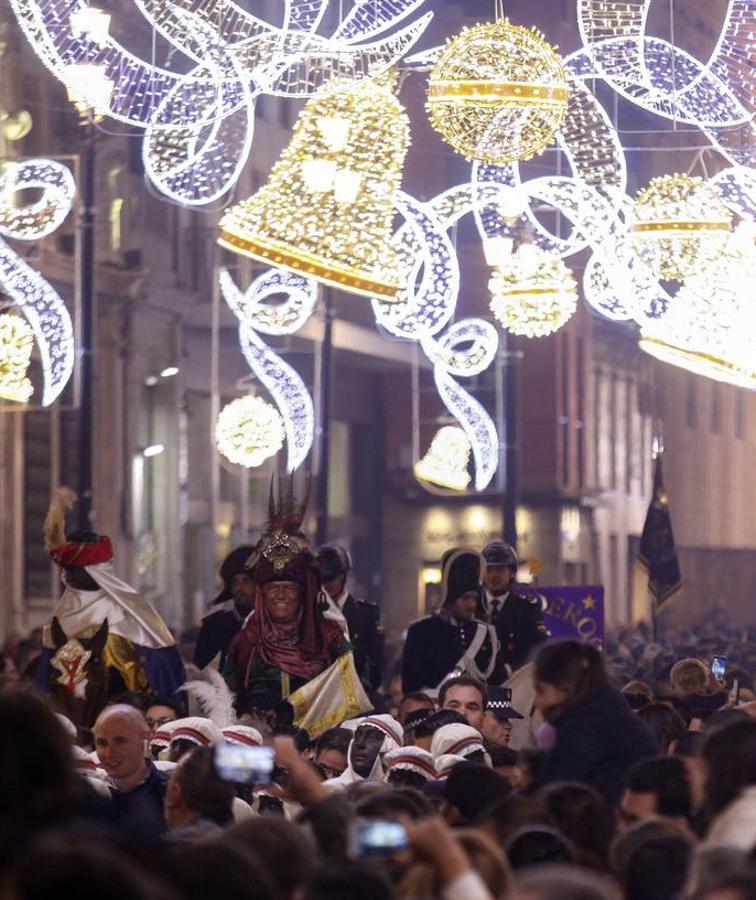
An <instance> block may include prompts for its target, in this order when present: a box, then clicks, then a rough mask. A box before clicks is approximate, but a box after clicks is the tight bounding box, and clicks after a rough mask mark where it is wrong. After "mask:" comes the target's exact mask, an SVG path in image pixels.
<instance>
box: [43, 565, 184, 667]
mask: <svg viewBox="0 0 756 900" xmlns="http://www.w3.org/2000/svg"><path fill="white" fill-rule="evenodd" d="M84 570H85V571H86V572H87V573H88V574H89V575H90V576H91V577H92V578H93V579H94V580H95V581H96V582H97V584H98V585H99V586H100V590H98V591H80V590H77V589H76V588H72V587H71V586H70V585H68V584H66V590H65V591H64V592H63V595H62V596H61V598H60V600H58V602H57V604H56V605H55V609H54V611H53V616H55V617H57V619H58V621H59V622H60V624H61V627H62V628H63V630H64V631H65V632H66V634H67V635H68V636H69V637H73V636H74V635H77V634H81V633H82V632H83V631H86V630H87V629H88V628H91V627H92V626H93V625H100V624H101V623H102V622H104V621H105V619H107V620H108V633H109V634H115V635H118V636H119V637H122V638H126V640H129V641H131V642H132V643H133V644H139V645H140V646H142V647H146V648H148V649H151V650H159V649H161V648H163V647H172V646H174V645H175V643H176V642H175V641H174V639H173V635H172V634H171V632H170V631H169V630H168V626H167V625H166V624H165V622H164V621H163V619H162V618H161V616H160V614H159V613H158V611H157V610H156V609H155V607H154V606H153V605H152V604H151V603H150V602H149V601H148V600H145V598H144V597H142V595H141V594H140V593H139V592H138V591H136V590H135V589H134V588H133V587H131V586H130V585H128V584H126V582H125V581H121V579H120V578H118V576H117V575H116V574H115V572H114V570H113V564H112V562H106V563H96V564H95V565H93V566H84ZM62 578H63V582H64V583H66V578H65V571H64V572H63V574H62ZM53 616H51V617H50V618H51V620H52V617H53ZM43 643H44V645H45V647H53V646H54V642H53V640H52V635H51V633H50V625H49V624H48V625H46V626H45V629H44V635H43Z"/></svg>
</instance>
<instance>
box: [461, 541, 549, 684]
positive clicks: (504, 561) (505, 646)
mask: <svg viewBox="0 0 756 900" xmlns="http://www.w3.org/2000/svg"><path fill="white" fill-rule="evenodd" d="M483 561H484V562H485V566H484V569H483V577H482V581H483V590H482V591H481V594H480V603H479V605H478V618H479V619H481V620H482V621H484V622H488V623H490V624H491V625H493V626H494V627H495V628H496V634H497V636H498V639H499V646H500V650H499V659H500V663H501V668H502V671H503V670H504V666H509V668H510V670H511V671H512V672H514V671H515V670H517V669H519V668H520V667H521V666H524V665H525V663H526V662H527V661H528V658H529V657H530V653H531V651H532V649H533V647H536V646H537V645H538V644H540V643H542V642H543V641H545V640H546V638H548V637H549V630H548V628H547V627H546V625H545V623H544V621H543V612H542V611H541V604H540V602H539V600H538V598H537V597H523V596H522V595H521V594H517V593H515V592H514V591H513V590H512V584H513V582H514V580H515V576H516V575H517V566H518V560H517V554H516V553H515V551H514V550H513V549H512V547H510V546H509V544H503V543H502V542H501V541H491V543H490V544H488V545H487V546H486V547H485V548H484V550H483ZM504 677H505V678H506V674H505V675H504Z"/></svg>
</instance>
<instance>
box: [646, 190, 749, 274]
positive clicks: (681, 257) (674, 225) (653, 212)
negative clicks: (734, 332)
mask: <svg viewBox="0 0 756 900" xmlns="http://www.w3.org/2000/svg"><path fill="white" fill-rule="evenodd" d="M628 224H629V230H630V234H631V237H632V242H633V250H634V251H635V253H636V254H637V255H638V257H639V258H640V259H641V260H642V261H643V262H644V263H645V264H646V265H647V266H648V267H649V268H650V269H651V271H652V272H653V273H654V275H656V276H657V278H663V279H666V280H667V281H679V282H682V281H685V279H686V278H687V277H688V276H689V275H692V274H693V273H694V272H696V271H698V270H700V269H701V267H702V266H704V265H705V264H706V263H707V262H708V261H710V260H712V259H714V258H715V257H716V256H717V255H718V254H719V253H720V252H721V250H722V248H723V247H724V244H725V242H726V240H727V235H728V234H729V232H730V226H731V224H732V215H731V213H730V212H729V210H728V209H727V207H726V206H725V205H724V203H723V201H722V197H721V195H720V193H719V191H718V190H717V189H716V188H715V187H712V185H711V184H707V183H706V182H704V180H703V179H702V178H691V177H690V176H689V175H682V174H676V175H662V176H660V177H659V178H654V179H653V180H652V181H651V182H650V183H649V184H648V186H647V187H645V188H644V189H643V190H642V191H640V192H639V194H638V196H637V197H636V199H635V204H634V205H633V207H632V209H631V211H630V212H629V214H628Z"/></svg>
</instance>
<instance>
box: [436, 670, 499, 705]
mask: <svg viewBox="0 0 756 900" xmlns="http://www.w3.org/2000/svg"><path fill="white" fill-rule="evenodd" d="M455 687H471V688H475V690H476V691H478V693H479V694H480V698H481V701H482V706H483V709H485V708H486V704H487V703H488V691H486V686H485V685H484V684H483V682H482V681H478V679H477V678H473V677H472V676H470V675H457V677H456V678H450V679H449V680H448V681H445V682H444V683H443V684H442V685H441V690H440V691H439V693H438V705H439V706H441V707H443V705H444V701H445V700H446V695H447V693H448V692H449V691H450V690H451V689H452V688H455Z"/></svg>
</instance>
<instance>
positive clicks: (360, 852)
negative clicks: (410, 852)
mask: <svg viewBox="0 0 756 900" xmlns="http://www.w3.org/2000/svg"><path fill="white" fill-rule="evenodd" d="M408 847H409V841H408V840H407V831H406V829H405V827H404V825H402V824H400V823H399V822H395V821H394V820H393V819H357V820H356V821H355V822H354V824H353V825H352V831H351V835H350V850H351V855H352V856H354V857H357V858H360V857H365V856H372V857H376V856H392V855H393V854H394V853H397V852H398V851H400V850H406V849H407V848H408Z"/></svg>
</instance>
